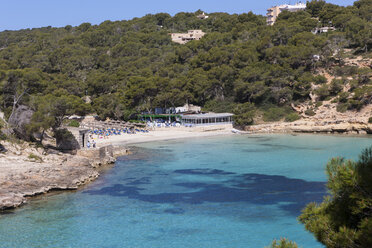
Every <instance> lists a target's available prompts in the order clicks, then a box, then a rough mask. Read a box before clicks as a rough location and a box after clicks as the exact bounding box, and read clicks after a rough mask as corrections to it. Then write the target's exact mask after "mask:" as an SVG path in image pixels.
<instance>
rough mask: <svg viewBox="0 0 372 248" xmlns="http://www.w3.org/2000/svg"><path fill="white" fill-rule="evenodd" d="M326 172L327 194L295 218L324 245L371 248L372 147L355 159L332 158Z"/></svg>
mask: <svg viewBox="0 0 372 248" xmlns="http://www.w3.org/2000/svg"><path fill="white" fill-rule="evenodd" d="M327 175H328V184H327V187H328V189H329V192H330V194H331V195H330V196H329V197H327V198H325V199H324V201H323V203H321V204H315V203H311V204H309V205H308V206H307V207H306V209H305V210H304V211H303V213H302V215H301V216H300V218H299V220H300V221H301V222H302V223H303V224H305V227H306V229H307V230H309V231H310V232H312V233H313V234H314V235H315V237H316V238H317V240H319V241H320V242H322V243H323V244H324V245H326V246H327V247H372V235H371V234H372V218H371V214H372V180H371V177H372V147H370V148H368V149H365V150H364V151H363V152H362V154H361V155H360V157H359V160H358V161H357V162H354V161H351V160H345V159H343V158H334V159H332V160H331V161H330V162H329V163H328V164H327Z"/></svg>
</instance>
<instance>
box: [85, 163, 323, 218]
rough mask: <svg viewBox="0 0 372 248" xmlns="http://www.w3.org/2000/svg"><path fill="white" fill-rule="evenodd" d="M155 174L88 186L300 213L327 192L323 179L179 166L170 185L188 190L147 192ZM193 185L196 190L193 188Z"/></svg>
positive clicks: (119, 193) (174, 200)
mask: <svg viewBox="0 0 372 248" xmlns="http://www.w3.org/2000/svg"><path fill="white" fill-rule="evenodd" d="M179 174H185V175H194V176H195V175H200V176H204V177H205V176H207V177H213V178H215V179H219V180H217V181H216V180H214V181H212V182H209V181H203V180H202V179H201V180H199V181H193V182H189V181H188V182H182V181H181V182H180V181H177V182H175V181H173V177H174V176H176V175H179ZM151 179H152V178H149V177H142V178H138V179H136V180H134V181H130V182H127V183H125V184H115V185H112V186H109V187H103V188H101V189H98V190H87V191H85V193H87V194H91V195H110V196H115V197H126V198H129V199H135V200H140V201H144V202H149V203H167V204H194V205H197V204H203V203H208V202H209V203H247V204H255V205H262V206H264V205H278V206H279V207H280V208H281V209H283V210H285V211H287V212H288V213H289V214H291V215H294V216H298V215H299V214H300V211H301V209H303V208H304V207H305V206H306V204H307V203H309V202H313V201H315V202H320V201H322V199H323V196H325V194H326V188H325V183H324V182H308V181H305V180H301V179H292V178H287V177H285V176H278V175H264V174H254V173H250V174H236V173H232V172H227V171H223V170H216V169H192V170H187V169H185V170H176V171H174V172H173V173H170V174H169V180H165V181H164V183H165V184H166V183H168V184H169V188H172V189H175V188H176V189H178V188H180V187H181V188H184V189H185V191H187V192H182V190H180V191H181V192H176V193H174V192H172V193H167V192H162V193H154V194H149V193H144V191H145V190H148V189H151V186H149V185H148V184H150V182H151ZM221 179H222V180H221ZM190 189H192V190H193V191H192V192H190ZM167 211H168V212H169V213H173V214H182V213H184V211H183V210H181V209H173V210H167Z"/></svg>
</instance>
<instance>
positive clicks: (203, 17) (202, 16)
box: [197, 12, 209, 20]
mask: <svg viewBox="0 0 372 248" xmlns="http://www.w3.org/2000/svg"><path fill="white" fill-rule="evenodd" d="M208 17H209V16H207V15H206V14H205V13H204V12H203V14H200V15H198V16H197V18H199V19H201V20H204V19H208Z"/></svg>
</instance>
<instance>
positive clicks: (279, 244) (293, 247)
mask: <svg viewBox="0 0 372 248" xmlns="http://www.w3.org/2000/svg"><path fill="white" fill-rule="evenodd" d="M267 248H298V245H297V244H296V243H295V242H293V241H290V240H288V239H285V238H281V239H280V240H279V241H277V240H274V241H273V242H272V243H271V245H270V246H268V247H267Z"/></svg>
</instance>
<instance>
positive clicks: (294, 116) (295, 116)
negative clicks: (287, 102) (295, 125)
mask: <svg viewBox="0 0 372 248" xmlns="http://www.w3.org/2000/svg"><path fill="white" fill-rule="evenodd" d="M299 119H301V117H300V116H299V115H298V114H297V113H290V114H289V115H287V116H286V117H285V121H286V122H294V121H297V120H299Z"/></svg>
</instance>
